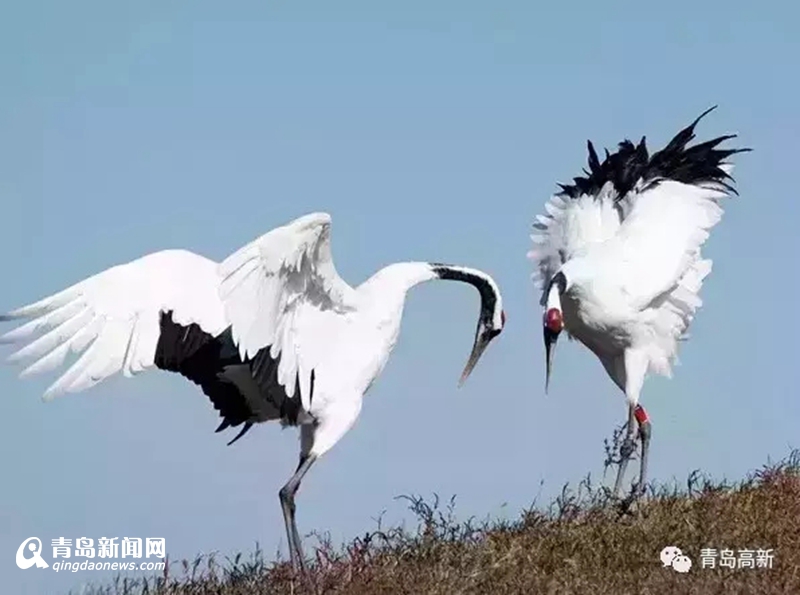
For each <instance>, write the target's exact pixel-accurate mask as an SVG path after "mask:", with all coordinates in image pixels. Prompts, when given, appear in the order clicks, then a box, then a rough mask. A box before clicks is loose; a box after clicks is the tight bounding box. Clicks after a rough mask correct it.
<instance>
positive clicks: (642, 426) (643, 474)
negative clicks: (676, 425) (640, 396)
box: [634, 405, 652, 496]
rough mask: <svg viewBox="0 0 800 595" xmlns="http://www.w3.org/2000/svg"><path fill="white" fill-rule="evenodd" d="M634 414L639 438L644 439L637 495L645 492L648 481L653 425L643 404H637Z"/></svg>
mask: <svg viewBox="0 0 800 595" xmlns="http://www.w3.org/2000/svg"><path fill="white" fill-rule="evenodd" d="M634 415H635V416H636V421H637V422H638V424H639V438H641V440H642V460H641V462H640V464H639V483H638V484H637V485H636V492H637V494H636V495H637V496H641V495H642V494H644V490H645V482H646V481H647V457H648V455H649V451H650V434H651V432H652V426H651V425H650V417H649V416H648V415H647V412H646V411H645V410H644V407H642V406H641V405H637V406H636V409H634Z"/></svg>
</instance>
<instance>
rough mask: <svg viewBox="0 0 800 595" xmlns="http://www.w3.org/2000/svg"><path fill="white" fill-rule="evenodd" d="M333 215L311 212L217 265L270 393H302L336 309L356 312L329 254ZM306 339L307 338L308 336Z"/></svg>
mask: <svg viewBox="0 0 800 595" xmlns="http://www.w3.org/2000/svg"><path fill="white" fill-rule="evenodd" d="M330 228H331V218H330V216H329V215H328V214H326V213H312V214H310V215H305V216H304V217H300V218H299V219H296V220H294V221H292V222H291V223H289V224H287V225H285V226H282V227H278V228H276V229H273V230H272V231H270V232H268V233H266V234H264V235H263V236H261V237H260V238H258V239H256V240H254V241H253V242H251V243H249V244H247V245H246V246H244V247H242V248H241V249H239V250H238V251H237V252H235V253H234V254H232V255H231V256H229V257H228V258H227V259H225V260H224V261H223V262H222V263H221V264H220V265H219V274H220V277H221V284H220V297H221V299H222V303H223V305H224V308H225V313H226V316H227V319H228V320H229V321H230V324H231V332H232V336H233V341H234V343H235V344H236V345H237V347H238V349H239V354H240V357H241V358H242V361H248V360H251V361H253V366H252V372H253V377H254V378H255V379H256V381H257V382H258V384H259V386H260V387H261V388H262V390H264V391H266V392H268V393H269V392H270V391H274V390H279V386H278V385H280V386H281V387H283V388H282V389H280V390H284V391H285V395H286V396H288V397H289V398H292V397H293V396H294V392H295V390H294V389H295V386H296V384H297V383H298V382H299V383H300V389H301V390H300V393H301V395H309V394H310V392H311V390H312V388H313V387H312V385H313V367H314V365H315V364H316V361H315V359H316V358H315V357H314V355H313V353H312V351H309V350H314V349H320V348H321V344H322V343H324V341H322V340H320V339H319V337H316V339H317V344H316V345H315V344H314V341H312V339H313V338H314V337H313V334H314V332H323V330H324V328H325V325H326V323H327V322H329V321H332V319H333V317H336V315H338V314H345V313H347V312H349V311H352V310H354V308H355V300H354V291H353V289H352V288H351V287H350V286H349V285H347V284H346V283H345V282H344V281H343V280H342V279H341V278H340V277H339V275H338V273H337V272H336V269H335V267H334V265H333V261H332V258H331V247H330ZM304 338H305V340H304Z"/></svg>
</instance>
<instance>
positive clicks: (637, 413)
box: [633, 405, 650, 425]
mask: <svg viewBox="0 0 800 595" xmlns="http://www.w3.org/2000/svg"><path fill="white" fill-rule="evenodd" d="M633 415H634V417H636V421H638V422H639V425H642V424H645V423H648V422H649V421H650V416H649V415H647V411H645V410H644V407H642V406H641V405H637V406H636V409H634V410H633Z"/></svg>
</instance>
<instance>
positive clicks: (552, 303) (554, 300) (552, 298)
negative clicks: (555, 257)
mask: <svg viewBox="0 0 800 595" xmlns="http://www.w3.org/2000/svg"><path fill="white" fill-rule="evenodd" d="M546 308H547V310H550V309H551V308H555V309H556V310H558V311H559V312H560V311H561V295H560V294H559V292H558V284H556V283H553V284H552V285H551V286H550V293H548V294H547V304H546Z"/></svg>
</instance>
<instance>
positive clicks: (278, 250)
mask: <svg viewBox="0 0 800 595" xmlns="http://www.w3.org/2000/svg"><path fill="white" fill-rule="evenodd" d="M330 226H331V219H330V216H329V215H327V214H325V213H313V214H310V215H306V216H304V217H300V218H299V219H296V220H295V221H292V222H291V223H289V224H287V225H285V226H283V227H279V228H276V229H274V230H272V231H270V232H268V233H267V234H265V235H263V236H261V237H260V238H258V239H257V240H255V241H254V242H252V243H250V244H248V245H246V246H244V247H243V248H241V249H240V250H238V251H237V252H235V253H234V254H232V255H231V256H229V257H228V258H227V259H226V260H224V261H223V262H222V263H221V264H218V263H216V262H213V261H211V260H209V259H207V258H204V257H203V256H199V255H197V254H194V253H192V252H188V251H184V250H166V251H161V252H155V253H152V254H149V255H147V256H144V257H142V258H139V259H137V260H134V261H132V262H129V263H127V264H123V265H119V266H115V267H112V268H110V269H108V270H106V271H103V272H101V273H99V274H97V275H94V276H93V277H89V278H88V279H85V280H83V281H80V282H79V283H77V284H75V285H73V286H72V287H69V288H67V289H65V290H63V291H61V292H59V293H56V294H54V295H51V296H49V297H46V298H44V299H42V300H40V301H38V302H36V303H34V304H31V305H28V306H25V307H22V308H19V309H17V310H14V311H12V312H10V313H8V314H6V315H5V316H2V317H0V320H12V319H17V318H29V319H32V320H30V321H29V322H27V323H26V324H24V325H22V326H20V327H19V328H17V329H15V330H12V331H11V332H8V333H6V334H5V335H3V336H2V337H0V341H2V342H5V343H8V342H12V343H16V342H19V341H23V340H28V339H30V338H32V337H33V336H34V335H35V334H40V333H42V332H44V331H48V332H46V333H45V334H42V335H41V336H39V337H38V338H37V339H36V340H34V341H33V342H32V343H29V344H28V345H26V346H25V347H23V348H21V349H20V350H19V351H17V352H15V353H14V354H12V355H11V357H10V358H9V359H10V360H11V361H26V362H28V363H29V365H28V367H27V368H26V369H25V370H24V371H23V372H22V373H21V377H25V376H28V375H30V374H35V373H39V372H44V371H47V370H52V369H55V368H57V367H59V366H61V365H62V364H63V362H64V358H65V356H66V355H67V354H68V353H69V352H82V355H81V357H80V358H79V359H78V360H77V361H76V362H75V363H74V364H73V365H72V366H71V367H70V368H69V369H67V370H66V372H65V373H64V374H63V375H62V376H61V377H60V378H58V379H57V380H56V381H55V382H54V383H53V384H52V385H51V386H50V387H49V388H48V389H47V391H46V392H45V394H44V399H45V400H51V399H53V398H54V397H55V396H57V395H59V394H62V393H65V392H73V393H74V392H78V391H81V390H84V389H87V388H89V387H91V386H94V385H96V384H97V383H99V382H101V381H102V380H104V379H106V378H108V377H109V376H112V375H113V374H116V373H117V372H120V371H121V372H122V373H123V374H124V375H125V376H131V375H133V374H136V373H138V372H141V371H143V370H147V369H151V368H159V369H161V370H167V371H170V372H177V373H179V374H182V375H183V376H185V377H186V378H188V379H189V380H191V381H192V382H194V383H195V384H197V385H199V386H200V388H201V389H202V390H203V392H204V393H205V394H206V395H207V396H208V397H209V398H210V399H211V401H212V403H213V404H214V407H215V408H216V409H217V410H218V411H219V413H220V416H221V417H222V423H221V424H220V426H219V427H218V428H217V431H218V432H219V431H221V430H223V429H225V428H227V427H229V426H238V425H241V424H244V426H243V428H242V430H241V432H239V434H238V435H237V436H236V437H235V438H234V439H233V440H232V441H231V442H230V443H229V444H232V443H233V442H235V441H236V440H238V439H239V438H240V437H241V436H242V435H243V434H244V433H245V432H246V431H247V430H249V429H250V427H251V426H252V425H253V424H254V423H258V422H265V421H270V420H280V422H281V424H282V425H283V426H284V427H285V426H299V427H300V443H301V444H300V462H299V465H298V467H297V469H296V471H295V473H294V474H293V475H292V477H291V478H290V479H289V481H288V482H287V483H286V485H285V486H284V487H283V488H282V489H281V490H280V493H279V496H280V502H281V507H282V510H283V515H284V521H285V523H286V534H287V539H288V543H289V550H290V555H291V560H292V564H293V565H294V567H295V568H296V569H299V570H303V571H304V570H305V565H304V558H303V554H302V550H301V546H300V539H299V535H298V533H297V527H296V524H295V503H294V497H295V493H296V492H297V489H298V487H299V486H300V482H301V480H302V479H303V476H304V475H305V474H306V472H307V471H308V469H309V468H310V467H311V465H312V464H313V463H314V461H315V460H317V459H318V458H319V457H320V456H322V455H323V454H324V453H325V452H327V451H328V450H329V449H330V448H331V447H333V445H334V444H336V442H338V441H339V439H340V438H342V436H343V435H344V434H345V433H346V432H347V431H348V430H349V429H350V428H351V427H352V425H353V423H354V422H355V420H356V418H357V417H358V414H359V412H360V411H361V402H362V398H363V396H364V393H365V392H366V391H367V390H368V389H369V387H370V385H371V384H372V382H373V381H374V380H375V378H376V377H377V376H378V375H379V374H380V372H381V371H382V370H383V367H384V366H385V365H386V362H387V360H388V358H389V354H390V353H391V351H392V348H393V347H394V345H395V343H396V341H397V337H398V333H399V330H400V319H401V317H402V313H403V305H404V302H405V297H406V293H407V292H408V290H409V289H411V288H412V287H414V286H415V285H417V284H419V283H422V282H424V281H429V280H433V279H448V280H455V281H462V282H465V283H469V284H471V285H473V286H474V287H475V288H477V290H478V292H479V293H480V298H481V309H480V318H479V320H478V328H477V332H476V335H475V342H474V345H473V348H472V353H471V355H470V357H469V360H468V361H467V365H466V367H465V368H464V372H463V374H462V377H461V382H463V381H464V380H466V378H467V376H468V375H469V374H470V372H471V371H472V369H473V367H474V366H475V364H476V363H477V362H478V359H479V358H480V356H481V354H482V353H483V351H484V349H485V348H486V346H487V345H488V344H489V342H490V341H491V340H492V339H493V338H494V337H496V336H497V335H498V334H499V333H500V332H501V330H502V329H503V325H504V323H505V314H504V313H503V307H502V299H501V296H500V292H499V290H498V287H497V285H496V283H495V282H494V280H492V278H491V277H490V276H489V275H487V274H486V273H483V272H481V271H478V270H475V269H471V268H467V267H459V266H451V265H446V264H439V263H425V262H405V263H397V264H392V265H389V266H387V267H385V268H383V269H382V270H380V271H378V272H377V273H376V274H375V275H373V276H372V277H371V278H370V279H368V280H367V281H365V282H364V283H363V284H361V285H359V286H358V287H356V288H352V287H350V286H349V285H348V284H347V283H345V282H344V281H343V280H342V279H341V278H340V277H339V276H338V274H337V273H336V270H335V268H334V265H333V262H332V260H331V249H330Z"/></svg>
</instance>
